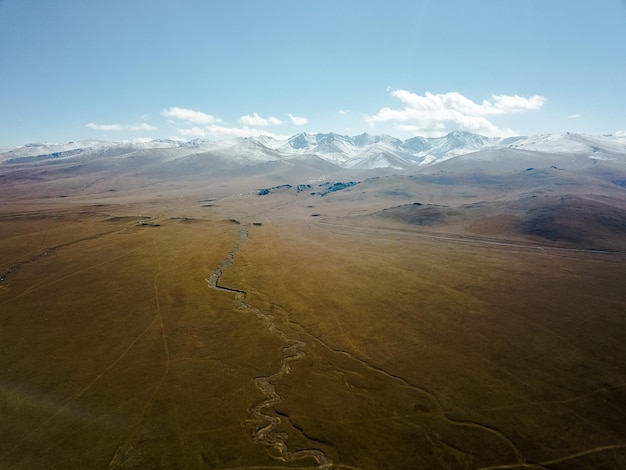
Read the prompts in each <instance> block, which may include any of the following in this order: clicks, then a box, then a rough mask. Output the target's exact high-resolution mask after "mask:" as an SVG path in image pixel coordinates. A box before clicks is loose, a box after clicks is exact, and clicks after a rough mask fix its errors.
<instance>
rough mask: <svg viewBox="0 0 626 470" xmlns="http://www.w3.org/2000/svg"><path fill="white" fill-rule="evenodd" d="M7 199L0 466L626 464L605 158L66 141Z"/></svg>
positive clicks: (612, 194)
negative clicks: (336, 162) (387, 163)
mask: <svg viewBox="0 0 626 470" xmlns="http://www.w3.org/2000/svg"><path fill="white" fill-rule="evenodd" d="M620 158H621V159H622V160H623V156H622V157H620ZM338 183H341V184H338ZM348 183H354V184H348ZM329 190H330V191H329ZM0 198H1V200H2V204H0V348H1V352H0V410H1V411H0V468H7V469H31V468H37V469H46V468H49V469H53V468H54V469H56V468H76V469H78V468H84V469H128V468H140V469H144V468H145V469H152V468H187V469H195V468H212V469H222V470H227V469H230V470H235V469H284V468H301V469H304V468H307V469H312V468H325V469H331V468H334V469H347V470H354V469H419V468H423V469H436V468H442V469H483V470H488V469H489V470H496V469H518V468H519V469H522V468H528V469H599V468H606V469H618V468H626V342H625V341H624V338H626V315H625V312H626V293H625V289H624V286H625V285H626V165H625V164H624V163H623V162H622V161H621V160H619V159H617V160H611V159H610V158H598V159H591V158H589V157H588V155H587V154H584V155H582V156H581V155H575V156H572V155H567V156H562V155H553V156H551V157H550V158H548V157H547V156H546V155H545V154H539V153H532V152H525V151H522V150H514V149H509V150H506V149H505V150H485V151H483V152H478V153H476V154H472V155H467V156H461V157H457V158H453V159H449V160H447V161H444V162H442V163H440V164H438V165H435V166H423V167H415V168H413V169H409V170H393V169H390V168H386V169H379V170H365V169H361V170H358V169H352V170H351V169H347V168H338V167H333V168H331V166H329V164H328V163H326V162H324V161H321V160H319V159H317V160H315V159H307V160H305V159H290V160H280V159H277V160H273V161H270V162H259V161H257V162H253V163H245V164H243V163H240V164H237V165H235V164H234V163H232V161H227V160H225V159H223V158H221V157H219V156H216V154H211V153H210V152H209V153H190V154H189V155H182V154H181V155H178V156H177V157H176V158H169V157H168V158H165V157H164V151H162V150H158V149H157V150H133V151H132V152H129V153H127V154H123V155H122V154H120V153H118V154H117V155H113V156H111V154H104V153H103V154H102V155H100V156H99V157H98V158H95V157H93V156H81V154H80V152H76V154H74V155H69V156H68V157H67V158H59V156H58V155H56V156H50V157H45V158H39V159H37V158H30V157H28V158H24V159H22V160H20V159H14V160H12V161H9V160H8V159H5V161H4V162H0Z"/></svg>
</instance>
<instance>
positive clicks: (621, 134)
mask: <svg viewBox="0 0 626 470" xmlns="http://www.w3.org/2000/svg"><path fill="white" fill-rule="evenodd" d="M615 136H616V137H626V131H617V132H616V133H615Z"/></svg>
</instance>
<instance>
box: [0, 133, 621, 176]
mask: <svg viewBox="0 0 626 470" xmlns="http://www.w3.org/2000/svg"><path fill="white" fill-rule="evenodd" d="M485 151H486V153H485ZM494 151H497V152H496V153H494ZM501 151H505V152H504V153H507V152H509V153H510V152H511V151H517V152H516V155H518V156H520V155H525V156H526V157H528V155H530V154H532V155H534V156H535V157H537V156H541V155H548V154H549V155H552V156H556V155H559V156H563V157H568V156H569V157H573V158H574V157H575V158H576V159H578V160H580V159H582V161H583V162H585V163H586V164H593V163H594V162H598V161H603V160H604V161H614V162H622V163H624V162H626V136H621V135H620V136H616V135H604V136H591V135H583V134H573V133H559V134H544V135H537V136H532V137H524V136H519V137H508V138H493V137H485V136H481V135H478V134H473V133H469V132H460V131H454V132H451V133H449V134H447V135H445V136H443V137H436V138H424V137H412V138H409V139H405V140H402V139H397V138H394V137H391V136H388V135H370V134H367V133H363V134H361V135H357V136H345V135H340V134H336V133H317V134H309V133H301V134H297V135H294V136H292V137H290V138H288V139H284V140H279V139H274V138H272V137H267V136H261V137H246V138H236V139H230V140H223V141H208V140H192V141H177V140H152V141H147V142H106V141H98V140H88V141H78V142H69V143H65V144H48V143H31V144H27V145H24V146H20V147H14V148H0V164H2V165H3V166H5V168H6V166H11V165H19V164H32V163H43V162H48V163H49V162H51V161H52V160H55V161H58V162H59V163H60V162H61V161H65V162H70V161H72V160H76V161H83V162H84V161H85V160H86V159H87V160H89V159H102V158H111V159H113V157H121V156H125V157H129V156H132V157H133V158H134V159H135V160H137V159H140V158H142V157H147V156H148V155H150V156H152V157H153V158H154V159H155V160H154V161H155V162H156V161H157V160H158V161H161V162H171V161H175V160H176V161H180V160H181V159H187V160H189V159H194V160H202V156H205V158H207V159H209V158H212V159H218V160H221V161H223V162H224V161H225V162H228V163H229V164H230V166H231V167H232V166H247V165H251V164H259V163H263V162H293V161H298V160H299V161H310V162H314V161H317V162H319V163H326V164H329V165H330V166H331V167H337V168H342V169H346V170H349V169H352V170H373V169H389V170H399V171H402V170H412V169H418V168H423V167H432V166H438V165H440V164H441V163H443V162H446V161H448V160H451V159H458V157H461V156H467V155H475V154H477V153H481V156H477V155H475V156H474V157H472V158H478V159H480V158H483V159H484V158H498V156H501V155H502V152H501ZM466 160H468V159H467V158H464V159H462V160H461V162H462V161H466ZM111 161H113V160H111ZM461 162H459V163H461Z"/></svg>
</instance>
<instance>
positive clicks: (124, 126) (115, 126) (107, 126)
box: [85, 122, 157, 132]
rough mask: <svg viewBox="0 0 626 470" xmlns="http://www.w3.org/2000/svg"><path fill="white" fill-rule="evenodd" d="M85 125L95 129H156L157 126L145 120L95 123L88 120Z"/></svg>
mask: <svg viewBox="0 0 626 470" xmlns="http://www.w3.org/2000/svg"><path fill="white" fill-rule="evenodd" d="M85 127H88V128H89V129H95V130H97V131H105V132H110V131H156V130H157V128H156V127H155V126H151V125H150V124H147V123H145V122H142V123H141V124H96V123H93V122H90V123H88V124H85Z"/></svg>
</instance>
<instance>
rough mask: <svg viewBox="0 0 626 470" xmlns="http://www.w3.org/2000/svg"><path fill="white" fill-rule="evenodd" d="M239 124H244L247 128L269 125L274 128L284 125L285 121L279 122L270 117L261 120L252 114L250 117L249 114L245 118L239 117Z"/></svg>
mask: <svg viewBox="0 0 626 470" xmlns="http://www.w3.org/2000/svg"><path fill="white" fill-rule="evenodd" d="M239 122H240V123H242V124H246V125H248V126H269V125H273V126H276V125H278V124H284V123H285V121H281V120H280V119H278V118H275V117H272V116H270V117H268V118H262V117H261V116H259V115H258V114H257V113H253V114H252V116H250V115H249V114H248V115H245V116H241V117H240V118H239Z"/></svg>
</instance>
